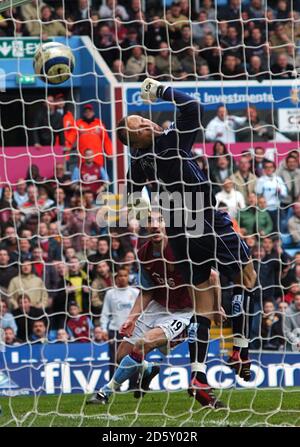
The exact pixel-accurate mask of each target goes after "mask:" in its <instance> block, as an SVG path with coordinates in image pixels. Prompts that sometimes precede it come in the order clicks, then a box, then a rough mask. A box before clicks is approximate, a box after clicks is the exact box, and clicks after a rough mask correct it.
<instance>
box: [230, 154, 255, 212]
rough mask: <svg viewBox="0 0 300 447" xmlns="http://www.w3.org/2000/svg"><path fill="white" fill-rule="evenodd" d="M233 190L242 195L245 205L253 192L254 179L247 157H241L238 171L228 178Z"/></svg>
mask: <svg viewBox="0 0 300 447" xmlns="http://www.w3.org/2000/svg"><path fill="white" fill-rule="evenodd" d="M230 178H231V180H232V181H233V184H234V188H235V189H236V190H237V191H239V192H240V193H242V195H243V197H244V201H245V203H247V199H248V196H249V194H251V193H253V192H255V188H256V177H255V175H254V174H252V172H251V164H250V161H249V159H248V157H247V156H242V157H241V158H240V160H239V165H238V170H237V171H236V172H235V173H234V174H232V175H231V176H230Z"/></svg>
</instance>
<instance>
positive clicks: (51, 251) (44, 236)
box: [37, 222, 61, 261]
mask: <svg viewBox="0 0 300 447" xmlns="http://www.w3.org/2000/svg"><path fill="white" fill-rule="evenodd" d="M37 244H38V246H39V247H40V248H41V249H42V250H43V259H44V260H45V261H53V260H60V259H61V246H60V244H59V243H58V242H57V240H56V239H55V237H53V236H50V237H49V229H48V226H47V225H46V224H45V223H43V222H41V223H40V225H39V235H38V236H37Z"/></svg>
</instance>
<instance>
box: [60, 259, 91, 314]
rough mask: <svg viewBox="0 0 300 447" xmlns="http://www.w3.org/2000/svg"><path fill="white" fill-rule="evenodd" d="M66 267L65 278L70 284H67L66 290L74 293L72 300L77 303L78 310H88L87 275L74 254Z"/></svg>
mask: <svg viewBox="0 0 300 447" xmlns="http://www.w3.org/2000/svg"><path fill="white" fill-rule="evenodd" d="M68 269H69V272H68V274H67V276H66V277H65V279H66V280H67V282H68V283H70V284H71V285H70V286H68V288H67V291H68V292H69V293H70V292H71V293H74V302H75V303H76V304H77V306H78V309H79V312H89V311H90V303H89V288H88V277H87V274H86V273H85V271H84V270H83V269H82V268H81V265H80V262H79V259H78V258H77V257H75V256H74V257H73V258H71V259H70V263H69V266H68Z"/></svg>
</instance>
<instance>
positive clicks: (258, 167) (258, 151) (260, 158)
mask: <svg viewBox="0 0 300 447" xmlns="http://www.w3.org/2000/svg"><path fill="white" fill-rule="evenodd" d="M264 158H265V150H264V148H263V147H256V148H254V160H253V167H252V170H253V171H254V174H255V175H256V177H261V176H262V175H263V174H264Z"/></svg>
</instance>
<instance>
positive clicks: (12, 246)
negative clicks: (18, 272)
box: [0, 225, 19, 262]
mask: <svg viewBox="0 0 300 447" xmlns="http://www.w3.org/2000/svg"><path fill="white" fill-rule="evenodd" d="M0 247H1V249H4V250H7V252H8V255H9V259H10V262H15V261H19V249H18V239H17V234H16V230H15V228H14V227H13V226H10V225H9V226H8V227H6V228H5V230H4V238H3V240H2V242H1V245H0Z"/></svg>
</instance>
